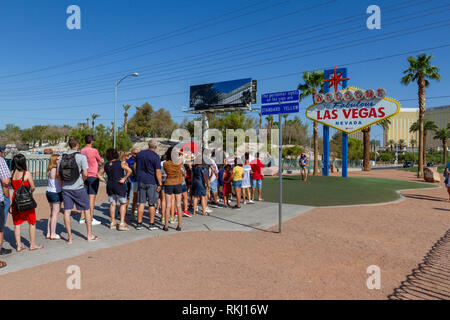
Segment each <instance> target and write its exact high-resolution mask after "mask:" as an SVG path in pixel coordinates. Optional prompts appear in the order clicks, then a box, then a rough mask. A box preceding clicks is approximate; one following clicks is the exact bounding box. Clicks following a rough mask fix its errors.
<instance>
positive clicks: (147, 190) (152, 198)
mask: <svg viewBox="0 0 450 320" xmlns="http://www.w3.org/2000/svg"><path fill="white" fill-rule="evenodd" d="M157 188H158V186H157V185H156V184H145V183H142V182H139V185H138V203H139V204H144V203H147V202H148V204H149V205H150V206H155V205H156V203H157V202H158V198H159V194H158V192H157V191H156V189H157Z"/></svg>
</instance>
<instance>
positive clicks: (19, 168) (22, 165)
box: [9, 154, 43, 252]
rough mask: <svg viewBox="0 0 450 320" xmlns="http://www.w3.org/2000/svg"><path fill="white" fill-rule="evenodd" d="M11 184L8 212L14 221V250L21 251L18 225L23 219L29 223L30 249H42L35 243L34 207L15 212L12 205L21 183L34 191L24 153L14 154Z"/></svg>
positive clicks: (22, 248) (22, 247)
mask: <svg viewBox="0 0 450 320" xmlns="http://www.w3.org/2000/svg"><path fill="white" fill-rule="evenodd" d="M11 169H12V170H11V180H12V181H11V185H12V187H13V189H14V193H13V196H12V199H11V207H10V209H9V210H10V212H11V214H12V218H13V222H14V237H15V238H16V250H17V252H20V251H23V250H24V249H25V246H23V245H22V242H21V241H20V239H21V236H20V225H21V224H22V223H24V222H25V221H26V222H28V224H29V226H30V227H29V229H30V250H38V249H42V248H43V246H41V245H37V244H36V211H35V209H31V210H27V211H23V212H17V211H16V208H15V207H14V196H15V195H16V190H17V189H19V188H20V186H21V185H22V183H23V185H24V186H25V187H28V188H30V190H31V193H33V192H34V189H35V186H34V181H33V177H32V176H31V174H30V173H29V172H28V171H27V160H26V158H25V156H24V155H22V154H18V155H15V156H14V158H13V159H12V168H11Z"/></svg>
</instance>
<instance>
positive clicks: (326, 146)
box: [322, 126, 330, 177]
mask: <svg viewBox="0 0 450 320" xmlns="http://www.w3.org/2000/svg"><path fill="white" fill-rule="evenodd" d="M329 162H330V127H329V126H323V168H322V175H324V176H326V177H328V176H329V170H328V169H329V168H330V165H329Z"/></svg>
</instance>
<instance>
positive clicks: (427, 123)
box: [409, 120, 438, 163]
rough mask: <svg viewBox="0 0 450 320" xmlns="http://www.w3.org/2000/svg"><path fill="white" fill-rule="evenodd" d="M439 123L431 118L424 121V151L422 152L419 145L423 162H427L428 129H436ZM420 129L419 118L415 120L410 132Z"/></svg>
mask: <svg viewBox="0 0 450 320" xmlns="http://www.w3.org/2000/svg"><path fill="white" fill-rule="evenodd" d="M437 128H438V127H437V125H436V124H435V123H434V122H433V121H431V120H425V121H424V123H423V150H422V153H421V152H420V145H419V155H421V156H419V162H420V159H422V163H425V162H426V161H427V133H428V131H436V129H437ZM419 129H420V123H419V120H417V121H416V122H414V123H413V124H412V125H411V127H410V128H409V132H417V131H419Z"/></svg>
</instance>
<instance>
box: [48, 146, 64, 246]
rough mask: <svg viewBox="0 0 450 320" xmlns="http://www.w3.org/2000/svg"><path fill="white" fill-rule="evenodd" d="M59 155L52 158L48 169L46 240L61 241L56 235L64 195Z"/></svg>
mask: <svg viewBox="0 0 450 320" xmlns="http://www.w3.org/2000/svg"><path fill="white" fill-rule="evenodd" d="M58 159H59V155H58V154H53V155H52V156H51V157H50V161H49V162H48V168H47V177H48V184H47V192H46V196H47V200H48V203H49V205H50V217H49V218H48V223H47V236H46V239H50V240H60V239H61V237H60V236H59V235H58V234H56V224H57V222H58V214H59V211H60V209H61V202H62V193H61V181H60V179H59V176H58V170H57V168H58Z"/></svg>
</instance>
